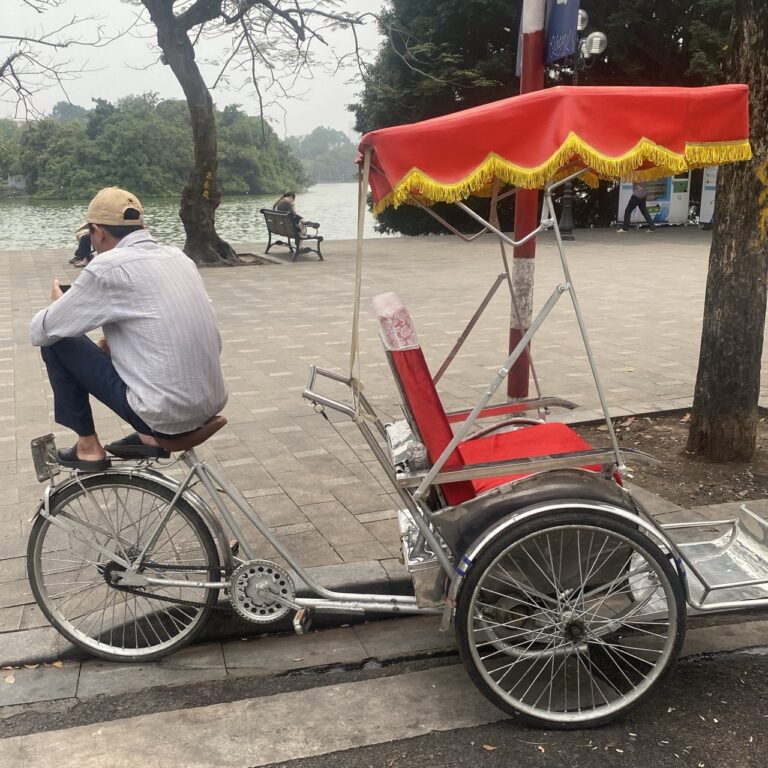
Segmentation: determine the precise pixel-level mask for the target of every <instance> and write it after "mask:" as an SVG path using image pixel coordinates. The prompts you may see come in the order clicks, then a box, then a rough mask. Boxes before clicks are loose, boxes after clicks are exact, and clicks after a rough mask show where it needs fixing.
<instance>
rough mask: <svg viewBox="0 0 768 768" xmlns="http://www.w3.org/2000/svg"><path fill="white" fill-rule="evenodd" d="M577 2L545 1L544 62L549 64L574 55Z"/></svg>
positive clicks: (565, 0) (567, 0)
mask: <svg viewBox="0 0 768 768" xmlns="http://www.w3.org/2000/svg"><path fill="white" fill-rule="evenodd" d="M578 19H579V0H547V24H546V27H545V37H544V39H545V41H546V42H545V50H544V61H545V62H546V63H547V64H551V63H552V62H553V61H558V60H559V59H563V58H565V57H566V56H572V55H573V54H574V53H576V46H577V45H578V39H579V33H578V32H577V30H576V24H577V22H578Z"/></svg>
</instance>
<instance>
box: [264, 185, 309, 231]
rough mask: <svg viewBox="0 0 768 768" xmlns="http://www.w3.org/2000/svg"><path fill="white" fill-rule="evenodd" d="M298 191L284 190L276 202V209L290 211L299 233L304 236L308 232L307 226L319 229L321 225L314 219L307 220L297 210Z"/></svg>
mask: <svg viewBox="0 0 768 768" xmlns="http://www.w3.org/2000/svg"><path fill="white" fill-rule="evenodd" d="M295 205H296V193H295V192H283V194H282V195H281V196H280V197H279V198H278V199H277V201H276V202H275V204H274V206H273V207H274V209H275V210H276V211H282V212H283V213H290V214H291V219H292V220H293V222H294V223H295V224H296V226H297V227H298V229H299V233H300V234H301V236H302V237H305V236H306V234H307V227H314V228H315V229H317V228H318V227H319V226H320V225H319V224H318V223H317V222H314V221H306V220H305V219H303V218H302V217H301V215H300V214H299V213H298V212H297V211H296V208H295Z"/></svg>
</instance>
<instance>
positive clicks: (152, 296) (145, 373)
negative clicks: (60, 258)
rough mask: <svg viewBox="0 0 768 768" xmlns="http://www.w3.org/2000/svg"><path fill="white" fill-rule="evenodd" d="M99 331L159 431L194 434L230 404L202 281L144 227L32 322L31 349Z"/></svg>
mask: <svg viewBox="0 0 768 768" xmlns="http://www.w3.org/2000/svg"><path fill="white" fill-rule="evenodd" d="M99 326H101V328H102V331H103V333H104V338H105V339H106V341H107V344H108V345H109V349H110V353H111V356H112V362H113V364H114V366H115V369H116V370H117V373H118V374H119V375H120V377H121V378H122V380H123V381H124V382H125V383H126V386H127V393H126V396H127V398H128V403H129V405H130V406H131V408H133V410H134V411H135V412H136V413H137V414H138V415H139V416H140V417H141V418H142V419H143V420H144V421H145V422H146V423H147V424H148V425H149V426H150V427H152V429H153V430H156V431H157V432H163V433H166V434H170V435H174V434H178V433H180V432H187V431H189V430H192V429H195V428H197V427H199V426H200V425H201V424H203V423H204V422H205V421H207V420H208V419H209V418H210V417H211V416H214V415H216V414H217V413H218V412H219V411H220V410H221V409H222V408H223V407H224V405H225V404H226V402H227V388H226V385H225V384H224V376H223V374H222V371H221V365H220V363H219V354H220V352H221V337H220V335H219V331H218V329H217V327H216V319H215V316H214V313H213V309H212V307H211V302H210V299H209V298H208V294H207V293H206V291H205V287H204V285H203V281H202V279H201V277H200V275H199V273H198V271H197V267H196V266H195V265H194V263H193V262H192V261H191V260H190V259H189V258H188V257H187V256H186V255H185V254H184V253H183V252H182V251H180V250H179V249H178V248H175V247H173V246H168V245H161V244H159V243H157V241H155V240H154V238H153V237H152V236H151V235H150V234H149V232H147V231H146V230H141V231H138V232H132V233H131V234H130V235H128V236H126V237H124V238H123V239H122V240H121V241H120V242H119V243H118V244H117V245H116V246H115V247H114V248H113V249H112V250H109V251H106V252H104V253H102V254H99V255H98V256H97V257H96V258H95V259H94V260H93V261H92V262H91V263H90V264H89V265H88V266H87V267H85V269H83V271H82V272H81V273H80V275H79V276H78V278H77V280H75V282H74V283H73V284H72V287H71V288H70V289H69V291H67V292H66V293H65V294H64V295H63V296H62V297H61V298H59V299H57V300H56V301H55V302H53V303H52V304H51V305H50V306H49V307H48V308H47V309H42V310H40V312H38V313H37V314H36V315H35V317H34V318H33V319H32V324H31V329H30V330H31V337H32V344H34V345H35V346H39V347H45V346H49V345H51V344H55V343H56V342H57V341H58V340H59V339H63V338H73V337H76V336H82V335H84V334H85V333H88V331H92V330H93V329H95V328H98V327H99Z"/></svg>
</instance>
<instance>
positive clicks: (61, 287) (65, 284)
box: [59, 283, 72, 293]
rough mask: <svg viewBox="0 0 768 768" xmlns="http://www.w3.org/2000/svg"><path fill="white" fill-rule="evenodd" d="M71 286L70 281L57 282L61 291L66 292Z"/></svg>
mask: <svg viewBox="0 0 768 768" xmlns="http://www.w3.org/2000/svg"><path fill="white" fill-rule="evenodd" d="M71 287H72V283H64V284H63V285H62V284H61V283H59V290H60V291H61V292H62V293H66V292H67V291H68V290H69V289H70V288H71Z"/></svg>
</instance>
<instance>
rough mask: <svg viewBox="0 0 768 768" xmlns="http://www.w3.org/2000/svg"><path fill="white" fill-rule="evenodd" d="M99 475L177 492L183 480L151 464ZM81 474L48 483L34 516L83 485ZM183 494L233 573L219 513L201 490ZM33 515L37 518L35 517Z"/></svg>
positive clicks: (108, 470) (227, 569)
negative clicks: (135, 479)
mask: <svg viewBox="0 0 768 768" xmlns="http://www.w3.org/2000/svg"><path fill="white" fill-rule="evenodd" d="M97 474H98V475H102V476H104V477H110V476H112V477H115V478H117V477H140V478H143V479H144V480H149V481H150V482H153V483H157V484H158V485H162V486H164V487H165V488H169V489H170V490H172V491H174V493H175V492H176V491H177V490H178V489H179V483H177V482H176V481H175V480H172V479H171V478H170V477H168V476H167V475H163V474H161V473H160V472H157V471H156V470H153V469H152V468H150V467H131V468H119V469H118V468H115V469H106V470H104V472H99V473H97ZM92 476H93V475H89V477H92ZM80 477H81V476H80V475H78V474H73V475H72V476H71V477H69V478H68V479H66V480H64V481H63V482H61V483H59V484H57V485H48V486H47V487H46V488H45V491H44V493H43V498H42V500H41V502H40V504H39V505H38V507H37V510H36V512H35V515H34V517H37V515H40V514H45V515H47V514H48V513H49V510H50V505H51V499H52V498H53V497H54V496H55V495H56V494H58V493H61V492H62V491H64V490H66V489H67V488H69V487H70V486H72V485H80ZM183 498H184V500H185V501H187V502H188V503H189V504H190V506H191V507H192V509H194V510H195V512H197V514H198V515H200V517H202V518H203V520H204V521H205V523H206V525H207V526H208V528H209V530H210V531H211V533H212V534H213V537H214V539H215V540H216V541H217V543H218V548H219V550H220V551H219V555H220V556H221V558H222V561H221V562H222V564H223V567H224V568H225V569H226V573H231V571H232V570H233V569H234V567H235V566H234V560H233V559H232V550H231V549H230V547H229V542H228V540H227V535H226V533H225V532H224V528H223V527H222V525H221V523H220V522H219V519H218V518H217V517H216V515H214V514H213V512H211V510H210V508H209V506H208V505H207V504H206V503H205V501H204V500H203V499H202V498H201V497H200V496H199V495H198V494H197V493H195V491H193V490H192V489H190V488H187V489H186V490H185V491H184V493H183ZM34 517H33V519H34Z"/></svg>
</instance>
